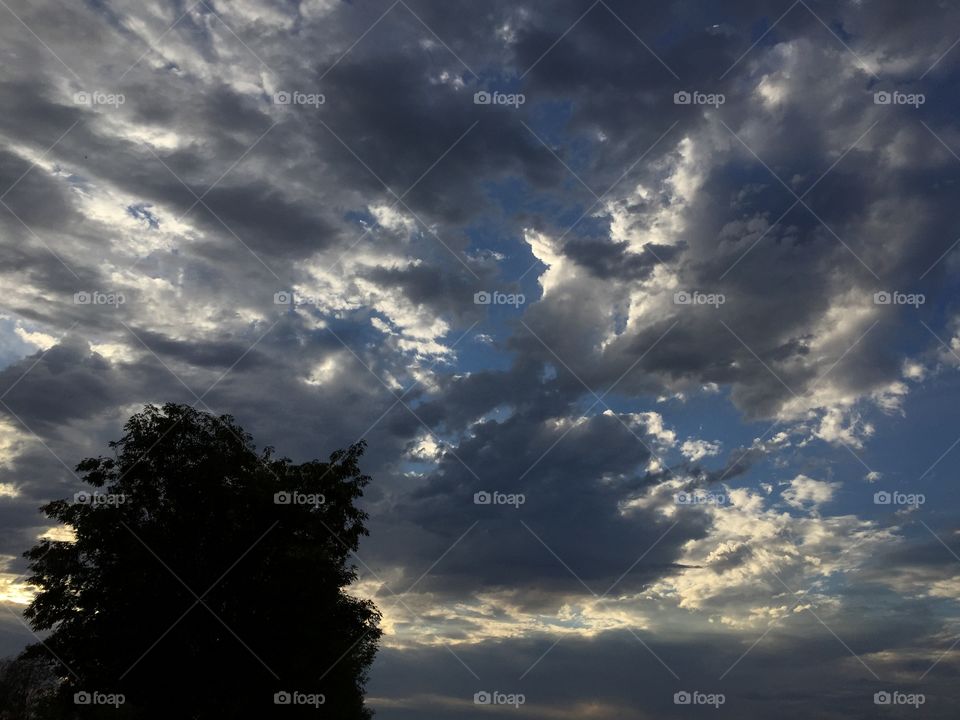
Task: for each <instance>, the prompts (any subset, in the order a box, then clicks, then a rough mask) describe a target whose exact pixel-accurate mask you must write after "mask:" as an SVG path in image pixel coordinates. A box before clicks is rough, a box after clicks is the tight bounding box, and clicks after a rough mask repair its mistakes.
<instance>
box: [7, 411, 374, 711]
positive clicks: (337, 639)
mask: <svg viewBox="0 0 960 720" xmlns="http://www.w3.org/2000/svg"><path fill="white" fill-rule="evenodd" d="M110 447H111V448H112V450H113V456H112V457H96V458H88V459H86V460H83V461H82V462H81V463H80V464H79V465H78V466H77V472H78V473H80V474H81V475H82V479H83V480H84V481H85V482H86V483H88V484H89V485H90V486H91V489H90V490H88V491H86V492H85V493H79V494H78V495H77V496H75V497H74V498H72V499H67V500H56V501H54V502H51V503H49V504H47V505H45V506H44V507H43V508H42V510H43V511H44V512H45V513H46V515H47V516H48V517H50V518H51V519H54V520H56V521H58V522H60V523H63V524H64V525H65V526H67V527H68V528H70V529H72V530H73V532H74V534H75V540H73V541H61V540H49V539H45V540H42V541H41V542H39V543H38V544H37V545H36V546H35V547H33V548H32V549H31V550H29V551H28V552H27V553H26V556H27V557H28V558H29V561H30V570H31V576H30V578H29V582H30V583H31V584H32V585H34V586H35V587H36V588H38V590H39V592H38V593H37V595H36V597H35V599H34V600H33V602H32V603H31V604H30V606H29V607H28V609H27V610H26V612H25V616H26V618H27V619H28V620H29V621H30V623H31V625H32V626H33V628H34V629H35V630H37V631H49V632H50V634H49V635H48V636H47V637H45V638H44V640H43V641H42V642H41V643H37V644H35V645H33V646H31V647H30V648H28V649H27V651H25V653H24V655H23V656H21V659H20V662H34V663H35V662H37V660H38V659H39V658H43V659H44V661H45V662H48V661H49V659H50V658H53V659H55V665H54V666H53V667H54V669H55V673H56V675H57V677H58V680H59V683H58V686H57V691H56V692H55V693H53V698H54V699H53V701H52V702H51V703H48V706H49V708H48V709H51V712H52V713H53V714H52V715H49V716H50V717H79V718H85V717H91V718H97V717H111V718H127V717H129V718H154V717H156V718H160V717H163V718H195V719H196V720H207V719H208V718H209V719H212V718H217V719H218V720H219V719H221V718H247V717H250V718H253V717H256V718H263V717H281V718H282V717H301V716H303V717H320V716H325V717H336V718H346V719H351V718H368V717H370V716H371V714H372V713H371V712H370V711H369V710H368V709H367V708H365V707H364V703H363V693H364V684H365V681H366V678H367V670H368V668H369V666H370V664H371V663H372V661H373V658H374V655H375V653H376V649H377V643H378V641H379V638H380V634H381V631H380V629H379V620H380V614H379V612H378V610H377V609H376V607H375V606H374V605H373V603H372V602H371V601H369V600H362V599H359V598H356V597H353V596H351V595H350V594H349V593H348V592H347V591H346V588H347V586H349V585H350V584H351V582H353V581H354V580H355V579H356V572H355V568H354V566H353V565H352V564H351V563H350V560H349V556H350V554H351V552H353V551H355V550H356V549H357V547H358V542H359V539H360V537H361V536H363V535H365V534H367V530H366V527H365V524H364V523H365V520H366V519H367V516H366V514H365V513H364V512H363V511H362V510H360V509H359V508H358V506H357V501H358V500H359V498H360V497H361V495H362V492H363V488H364V486H365V485H366V484H367V483H368V482H369V480H370V478H368V477H367V476H365V475H363V474H362V473H361V471H360V469H359V460H360V457H361V455H362V453H363V450H364V444H363V443H358V444H355V445H352V446H350V447H348V448H346V449H342V450H338V451H336V452H334V453H333V454H332V455H330V458H329V460H328V461H326V462H321V461H318V460H313V461H310V462H304V463H301V464H294V463H293V462H291V461H290V460H289V459H287V458H278V457H274V453H273V449H272V448H270V447H267V448H265V449H264V450H262V451H260V452H258V451H257V450H256V447H255V446H254V443H253V439H252V437H251V436H250V435H249V434H247V433H246V432H244V430H243V429H242V428H240V427H239V426H238V425H237V424H236V422H235V421H234V419H233V418H232V417H230V416H228V415H224V416H219V417H217V416H214V415H211V414H208V413H204V412H200V411H197V410H195V409H193V408H191V407H189V406H186V405H178V404H172V403H171V404H165V405H163V406H162V407H157V406H154V405H148V406H146V407H145V408H144V409H143V411H142V412H139V413H137V414H135V415H134V416H133V417H131V418H130V419H129V421H128V422H127V423H126V425H125V427H124V434H123V436H122V438H121V439H120V440H118V441H116V442H111V443H110ZM8 674H9V673H8ZM318 709H320V710H321V711H322V712H320V713H318V712H317V710H318ZM43 717H47V715H43Z"/></svg>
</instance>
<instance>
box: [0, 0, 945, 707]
mask: <svg viewBox="0 0 960 720" xmlns="http://www.w3.org/2000/svg"><path fill="white" fill-rule="evenodd" d="M0 18H2V20H0V38H2V40H0V52H2V63H0V103H2V107H3V112H2V113H0V254H2V262H0V298H2V299H0V606H2V608H3V612H0V655H7V654H12V653H15V652H16V651H18V650H19V649H20V648H21V647H23V646H24V645H25V644H26V643H28V642H30V641H31V640H32V639H33V637H32V635H31V634H30V633H29V631H28V630H26V629H25V627H24V625H23V624H22V623H21V621H20V619H19V613H20V612H21V611H22V609H23V608H24V607H25V603H26V602H28V600H29V588H27V587H25V586H24V584H23V582H22V573H23V571H24V566H23V562H22V560H21V559H20V557H19V556H20V553H21V552H22V551H23V550H24V549H26V548H27V547H29V546H30V545H31V544H32V543H34V542H35V541H36V539H37V538H38V537H39V536H41V535H45V534H46V535H48V536H49V535H50V534H51V533H52V534H54V535H56V533H57V532H58V530H57V528H51V527H50V526H49V523H45V522H44V520H43V518H42V517H41V515H40V514H39V513H38V512H37V507H38V506H39V505H40V504H41V503H43V502H45V501H47V500H49V499H52V498H58V497H65V496H68V495H71V494H72V493H74V492H76V491H77V490H79V489H81V485H80V483H79V481H78V479H77V478H76V476H75V475H74V474H73V472H72V468H73V466H74V465H75V463H76V462H77V461H78V460H79V459H80V458H82V457H85V456H88V455H96V454H99V453H102V452H104V451H105V447H106V443H107V441H109V440H111V439H115V438H117V437H118V436H119V432H120V428H121V425H122V423H123V421H124V420H125V419H126V417H128V416H129V415H130V414H131V413H133V412H135V411H136V410H137V409H139V408H140V407H142V405H143V403H146V402H155V403H159V402H164V401H176V402H184V403H189V404H192V405H196V406H197V407H198V408H200V409H203V410H208V411H211V412H216V413H230V414H233V415H234V416H235V417H236V418H237V420H238V421H239V422H240V423H241V424H242V425H243V426H244V427H245V428H247V429H248V430H249V431H250V432H252V433H253V435H254V437H255V438H256V439H257V441H258V442H259V443H260V444H261V445H265V444H272V445H275V446H276V447H277V449H278V451H279V452H281V453H283V454H286V455H288V456H290V457H292V458H293V459H295V460H298V461H299V460H306V459H309V458H314V457H326V456H327V454H328V453H329V452H330V451H331V450H333V449H334V448H337V447H342V446H344V445H347V444H349V443H352V442H355V441H356V440H358V439H360V438H365V439H366V440H367V441H368V442H369V451H368V453H367V456H366V458H365V462H366V467H365V470H366V471H367V472H368V473H369V474H371V475H372V476H373V477H374V482H373V483H372V484H371V486H370V488H369V491H368V493H367V497H366V498H365V506H366V509H367V510H368V511H369V513H370V515H371V520H370V528H371V536H370V537H369V538H368V539H366V540H365V541H364V543H363V544H362V545H361V548H360V553H359V556H358V557H357V558H356V563H357V566H358V569H359V573H360V578H361V579H360V582H358V584H357V586H356V588H354V591H355V592H356V593H357V594H358V595H363V596H366V597H371V598H374V599H375V600H376V602H377V603H378V605H379V606H380V607H381V609H382V610H383V612H384V628H385V631H386V632H385V635H384V640H383V648H382V650H381V652H380V654H379V656H378V659H377V661H376V663H375V665H374V668H373V672H372V677H371V681H370V684H369V691H370V698H369V702H370V704H371V705H372V706H373V707H374V708H375V709H376V710H377V712H378V717H381V718H384V719H387V720H401V719H408V718H409V719H411V720H412V719H413V718H417V719H426V720H439V719H440V718H463V719H464V720H471V719H473V718H485V717H493V716H497V717H503V716H507V717H510V716H515V717H524V718H543V719H558V720H560V719H566V718H629V719H636V720H644V719H652V718H674V717H688V716H691V715H700V714H702V715H704V716H706V717H736V718H768V717H771V716H772V715H773V713H777V715H778V716H779V717H782V718H809V717H814V716H815V717H819V718H849V717H858V718H868V717H869V718H872V717H920V716H924V717H931V718H946V717H954V716H955V710H953V709H952V708H953V707H955V704H956V702H957V701H958V700H960V691H958V689H957V688H958V683H957V675H958V672H960V645H958V638H960V607H958V604H957V599H958V593H960V557H958V554H960V492H958V489H957V486H956V477H957V475H956V473H957V470H958V468H960V449H957V447H956V446H957V445H958V443H960V438H958V437H957V433H958V430H957V428H958V424H960V404H958V403H957V401H956V400H957V398H958V397H960V374H958V370H960V306H958V302H957V300H958V298H957V292H956V291H957V286H958V282H957V276H958V270H960V244H958V243H960V237H958V236H960V231H958V226H960V224H958V219H960V217H958V204H957V202H956V199H957V193H958V190H960V182H958V178H960V128H958V127H957V123H956V118H957V111H958V105H960V103H958V100H957V95H956V88H957V83H958V80H960V47H957V45H958V39H960V38H958V35H960V5H958V3H957V2H955V1H954V0H936V1H934V0H931V2H923V3H904V2H899V1H898V0H889V1H888V2H875V1H872V0H843V1H841V2H825V1H820V0H797V1H796V2H793V3H792V4H791V3H790V2H788V0H778V1H777V2H773V1H763V2H760V1H756V2H755V1H754V0H739V1H738V2H723V3H720V2H716V3H713V2H690V1H689V0H675V1H674V2H666V1H664V2H657V3H636V2H628V1H627V0H596V2H592V3H591V2H590V1H589V0H570V1H567V0H551V2H545V1H543V0H541V1H540V2H523V1H521V2H515V1H508V0H504V1H502V2H501V1H500V0H485V1H484V2H467V1H466V0H463V1H460V0H457V1H454V2H441V1H440V0H396V1H395V2H392V3H391V2H389V0H370V1H368V0H355V1H354V2H343V1H341V0H302V1H300V2H297V1H296V0H234V1H233V2H221V1H217V2H214V1H213V0H200V2H196V3H194V2H193V1H192V0H184V1H178V2H166V1H158V0H146V1H144V0H139V1H137V2H128V1H127V0H86V2H72V3H67V2H63V3H60V2H32V1H28V0H0ZM478 493H486V494H480V495H477V494H478ZM485 500H489V502H484V501H485ZM684 692H686V693H690V695H688V696H683V695H680V696H677V697H675V694H676V693H684ZM884 692H886V693H890V694H891V695H888V696H879V698H880V700H882V699H883V698H884V697H890V698H892V701H891V704H890V705H889V706H883V707H881V706H878V705H877V704H876V698H875V694H876V693H884ZM478 693H481V695H479V696H477V694H478ZM482 693H489V694H490V695H489V696H484V695H482ZM494 693H500V694H494ZM896 693H899V695H897V694H896ZM516 694H522V696H523V697H522V700H523V703H522V704H519V698H514V700H517V703H515V704H517V705H519V707H514V706H513V705H510V704H506V705H504V704H503V703H505V702H507V701H508V700H509V697H508V696H510V695H516ZM917 694H922V699H923V705H922V706H920V707H919V709H917V707H915V705H916V702H915V703H914V705H910V704H904V703H905V702H906V701H907V700H909V698H911V697H913V698H914V699H915V700H916V699H917V697H918V696H917ZM721 695H722V699H723V704H722V705H720V706H719V707H716V705H717V703H718V701H719V699H720V698H719V696H721ZM475 696H476V697H475ZM487 697H489V698H491V703H490V704H489V705H484V704H482V703H478V702H476V700H477V699H479V700H484V699H486V698H487ZM685 697H687V698H690V701H691V702H690V704H689V705H684V704H677V700H678V699H679V700H681V701H682V700H683V699H684V698H685ZM711 698H713V700H714V704H705V703H709V702H710V699H711ZM511 713H512V714H513V715H511Z"/></svg>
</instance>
